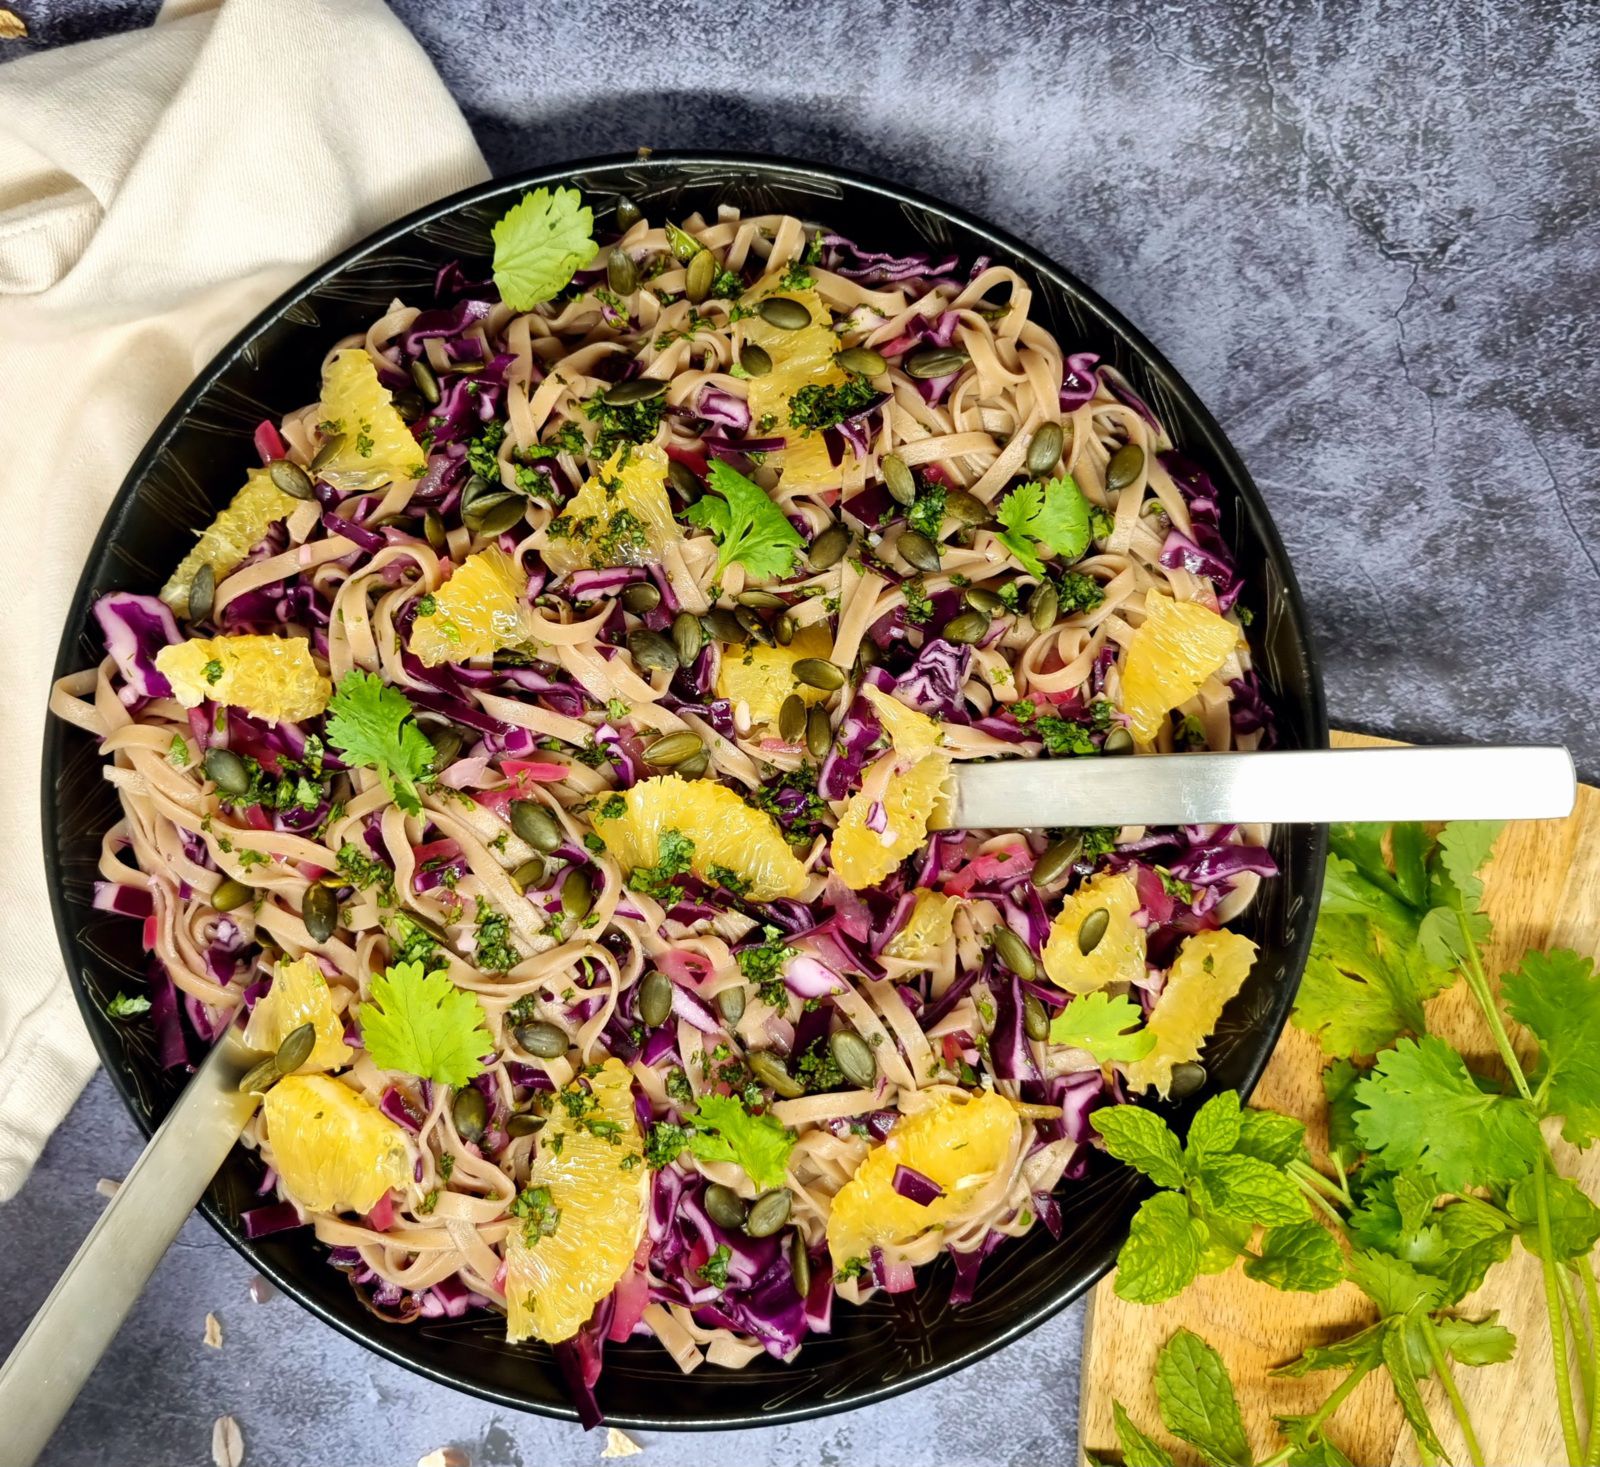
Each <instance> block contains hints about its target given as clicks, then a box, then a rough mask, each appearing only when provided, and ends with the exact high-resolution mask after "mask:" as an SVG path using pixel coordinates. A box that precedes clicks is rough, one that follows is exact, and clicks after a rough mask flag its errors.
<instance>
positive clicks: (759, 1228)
mask: <svg viewBox="0 0 1600 1467" xmlns="http://www.w3.org/2000/svg"><path fill="white" fill-rule="evenodd" d="M792 1206H793V1203H792V1201H791V1199H790V1197H789V1194H788V1192H786V1191H783V1190H781V1189H780V1190H779V1191H776V1192H763V1193H762V1194H761V1195H760V1196H759V1197H757V1198H756V1200H755V1201H754V1202H752V1203H751V1204H750V1216H749V1217H748V1218H747V1219H746V1220H745V1225H744V1230H745V1232H747V1233H748V1234H749V1235H750V1236H751V1237H752V1238H770V1237H771V1236H772V1235H773V1234H774V1233H775V1232H777V1231H778V1229H779V1228H781V1227H782V1226H783V1225H784V1224H785V1223H786V1222H788V1221H789V1211H790V1208H791V1207H792Z"/></svg>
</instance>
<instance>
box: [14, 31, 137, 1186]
mask: <svg viewBox="0 0 1600 1467" xmlns="http://www.w3.org/2000/svg"><path fill="white" fill-rule="evenodd" d="M4 14H5V12H4V11H3V10H0V15H4ZM94 1189H95V1191H96V1192H98V1193H99V1194H100V1195H101V1196H102V1197H115V1196H116V1195H117V1193H118V1192H120V1191H121V1190H122V1183H121V1182H114V1181H112V1179H111V1178H110V1177H101V1178H100V1180H99V1181H98V1182H96V1183H95V1184H94Z"/></svg>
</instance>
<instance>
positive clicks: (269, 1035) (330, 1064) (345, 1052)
mask: <svg viewBox="0 0 1600 1467" xmlns="http://www.w3.org/2000/svg"><path fill="white" fill-rule="evenodd" d="M302 1024H312V1025H314V1026H315V1028H316V1035H317V1042H316V1044H315V1045H313V1046H312V1050H311V1054H310V1056H309V1057H308V1058H307V1060H306V1062H305V1063H304V1064H303V1065H301V1066H300V1069H299V1071H297V1072H296V1073H304V1072H306V1071H308V1070H313V1071H314V1070H336V1069H339V1068H340V1067H341V1066H343V1065H347V1064H349V1063H350V1057H351V1056H352V1055H353V1054H354V1053H355V1051H354V1050H353V1049H351V1048H350V1046H349V1045H348V1044H346V1043H345V1042H344V1023H343V1021H342V1020H341V1019H340V1018H339V1015H338V1012H337V1011H336V1010H335V1009H334V1006H333V994H332V993H331V992H329V990H328V980H327V979H326V978H324V977H323V976H322V970H321V969H320V968H319V967H318V966H317V964H316V960H315V959H314V958H298V959H296V960H295V961H294V962H292V963H279V964H278V971H277V972H276V973H275V974H274V975H273V979H272V987H271V988H269V989H268V990H267V993H266V996H265V997H264V998H262V999H260V1000H259V1001H258V1002H257V1004H256V1006H255V1007H254V1008H253V1009H251V1010H250V1022H249V1023H248V1024H246V1025H245V1029H244V1042H245V1043H246V1044H247V1045H249V1046H250V1048H251V1049H259V1050H260V1051H261V1052H262V1053H263V1054H272V1053H274V1052H275V1051H276V1050H277V1048H278V1046H279V1045H280V1044H282V1043H283V1041H284V1040H285V1039H287V1038H288V1037H289V1034H290V1032H291V1031H293V1030H295V1029H298V1028H299V1027H300V1026H301V1025H302Z"/></svg>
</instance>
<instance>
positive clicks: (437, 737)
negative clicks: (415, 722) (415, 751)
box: [428, 724, 461, 774]
mask: <svg viewBox="0 0 1600 1467" xmlns="http://www.w3.org/2000/svg"><path fill="white" fill-rule="evenodd" d="M428 742H429V743H431V744H432V745H433V769H434V773H435V774H437V773H438V772H439V771H440V770H441V769H443V768H444V767H445V766H446V765H447V764H454V763H455V760H456V755H457V754H459V753H460V752H461V735H460V734H459V733H457V732H456V731H455V729H453V728H451V727H450V726H449V725H448V724H447V725H445V727H444V728H442V729H440V730H439V732H438V733H433V734H429V735H428Z"/></svg>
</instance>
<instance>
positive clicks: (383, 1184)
mask: <svg viewBox="0 0 1600 1467" xmlns="http://www.w3.org/2000/svg"><path fill="white" fill-rule="evenodd" d="M261 1113H262V1116H263V1118H264V1119H265V1121H266V1134H267V1139H268V1141H269V1142H270V1143H271V1146H272V1164H273V1166H274V1167H276V1168H277V1171H278V1181H279V1182H280V1183H282V1185H283V1190H284V1191H285V1192H287V1193H288V1194H289V1196H291V1197H292V1198H294V1200H295V1201H296V1202H298V1203H299V1204H300V1205H301V1206H302V1207H304V1208H306V1209H307V1210H308V1211H310V1212H370V1211H371V1210H372V1207H373V1204H374V1203H376V1202H377V1201H378V1199H379V1198H380V1197H382V1196H383V1194H384V1193H385V1192H387V1191H388V1190H389V1189H390V1188H391V1187H405V1186H408V1185H409V1184H410V1182H411V1177H412V1171H411V1152H410V1148H409V1147H408V1146H407V1145H406V1133H405V1132H404V1131H403V1130H401V1129H400V1127H399V1126H397V1125H396V1124H395V1123H394V1122H393V1121H391V1120H390V1119H389V1118H388V1117H387V1116H386V1115H384V1114H383V1112H382V1111H380V1110H379V1109H378V1107H377V1106H375V1105H373V1104H372V1102H371V1101H369V1100H366V1099H364V1098H363V1097H362V1096H360V1095H357V1094H356V1092H355V1091H354V1090H352V1089H351V1088H350V1087H349V1086H348V1085H341V1084H340V1083H339V1081H337V1080H334V1079H331V1078H329V1077H328V1076H327V1075H290V1076H289V1077H288V1078H287V1079H283V1080H279V1081H278V1083H277V1084H276V1085H274V1086H273V1087H272V1089H270V1090H269V1091H267V1094H266V1098H265V1099H264V1100H263V1101H262V1102H261Z"/></svg>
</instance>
